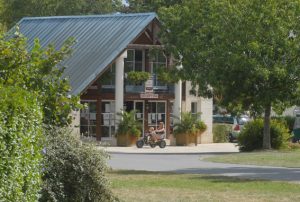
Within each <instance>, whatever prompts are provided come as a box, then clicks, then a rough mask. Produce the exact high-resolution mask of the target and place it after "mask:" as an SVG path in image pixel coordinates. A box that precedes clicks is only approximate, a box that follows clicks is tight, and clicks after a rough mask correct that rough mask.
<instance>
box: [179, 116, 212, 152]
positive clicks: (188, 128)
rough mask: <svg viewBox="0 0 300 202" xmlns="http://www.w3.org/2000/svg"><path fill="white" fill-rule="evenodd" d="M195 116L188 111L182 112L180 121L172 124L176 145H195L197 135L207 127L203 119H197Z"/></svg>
mask: <svg viewBox="0 0 300 202" xmlns="http://www.w3.org/2000/svg"><path fill="white" fill-rule="evenodd" d="M197 116H198V115H196V116H195V115H193V114H192V113H190V112H183V113H182V114H181V120H180V122H178V123H175V124H174V135H175V137H176V145H177V146H187V145H191V144H195V145H197V138H198V136H200V135H201V134H202V133H203V132H204V131H205V130H206V128H207V126H206V125H205V123H204V122H203V121H200V120H198V118H197Z"/></svg>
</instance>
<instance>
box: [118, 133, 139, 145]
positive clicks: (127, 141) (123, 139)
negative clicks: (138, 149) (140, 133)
mask: <svg viewBox="0 0 300 202" xmlns="http://www.w3.org/2000/svg"><path fill="white" fill-rule="evenodd" d="M136 141H137V137H136V136H133V135H129V134H126V135H118V136H117V146H119V147H130V146H133V145H135V143H136Z"/></svg>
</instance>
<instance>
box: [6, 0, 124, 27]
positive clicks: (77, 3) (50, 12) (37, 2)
mask: <svg viewBox="0 0 300 202" xmlns="http://www.w3.org/2000/svg"><path fill="white" fill-rule="evenodd" d="M0 3H1V2H0ZM66 5H67V6H66ZM121 5H122V3H121V0H3V3H2V10H1V8H0V16H1V21H2V23H3V24H4V25H7V27H8V28H11V27H12V26H13V25H14V24H15V23H16V22H17V21H19V20H20V19H21V18H22V17H28V16H62V15H87V14H104V13H112V12H114V11H117V10H119V9H120V8H121ZM0 7H1V6H0ZM1 11H2V12H1Z"/></svg>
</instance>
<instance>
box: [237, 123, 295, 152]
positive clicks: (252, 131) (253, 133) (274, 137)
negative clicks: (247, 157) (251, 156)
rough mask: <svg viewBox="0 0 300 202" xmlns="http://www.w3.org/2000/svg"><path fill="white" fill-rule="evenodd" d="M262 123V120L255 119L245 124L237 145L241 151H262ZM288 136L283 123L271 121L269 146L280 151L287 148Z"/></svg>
mask: <svg viewBox="0 0 300 202" xmlns="http://www.w3.org/2000/svg"><path fill="white" fill-rule="evenodd" d="M263 130H264V123H263V120H262V119H256V120H254V121H251V122H249V123H247V124H246V125H245V126H244V128H243V130H242V131H241V133H240V135H239V136H238V144H239V146H240V150H241V151H253V150H257V149H262V146H263ZM289 140H290V134H289V131H288V128H287V126H286V125H285V123H283V122H281V121H277V120H272V121H271V146H272V148H273V149H280V148H283V147H286V146H287V143H288V142H289Z"/></svg>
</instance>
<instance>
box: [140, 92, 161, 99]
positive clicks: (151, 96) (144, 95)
mask: <svg viewBox="0 0 300 202" xmlns="http://www.w3.org/2000/svg"><path fill="white" fill-rule="evenodd" d="M140 98H143V99H157V98H158V94H153V93H141V94H140Z"/></svg>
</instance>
